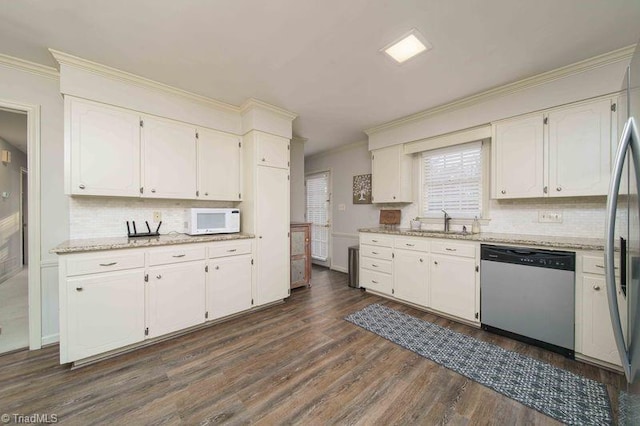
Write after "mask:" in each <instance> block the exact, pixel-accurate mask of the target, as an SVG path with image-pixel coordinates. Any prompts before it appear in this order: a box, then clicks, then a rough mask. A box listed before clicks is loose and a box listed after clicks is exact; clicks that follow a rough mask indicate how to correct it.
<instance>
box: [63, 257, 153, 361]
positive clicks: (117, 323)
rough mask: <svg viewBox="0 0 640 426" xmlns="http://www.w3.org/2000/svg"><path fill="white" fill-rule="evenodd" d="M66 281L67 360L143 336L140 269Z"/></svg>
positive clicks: (142, 273)
mask: <svg viewBox="0 0 640 426" xmlns="http://www.w3.org/2000/svg"><path fill="white" fill-rule="evenodd" d="M66 285H67V286H68V287H67V295H68V296H67V297H68V300H67V311H66V313H67V324H68V336H67V337H68V341H67V348H68V352H67V354H68V358H67V359H66V361H76V360H79V359H82V358H87V357H90V356H92V355H97V354H100V353H103V352H107V351H110V350H113V349H117V348H121V347H123V346H127V345H131V344H133V343H136V342H141V341H142V340H144V328H145V325H144V271H143V270H142V269H139V270H135V271H123V272H112V273H108V274H95V275H89V276H83V277H77V278H69V279H68V280H67V284H66ZM63 338H64V336H63Z"/></svg>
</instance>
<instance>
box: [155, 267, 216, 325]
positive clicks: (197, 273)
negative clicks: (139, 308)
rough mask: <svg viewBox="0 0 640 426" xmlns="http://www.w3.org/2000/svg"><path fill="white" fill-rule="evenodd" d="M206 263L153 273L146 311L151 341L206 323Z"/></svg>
mask: <svg viewBox="0 0 640 426" xmlns="http://www.w3.org/2000/svg"><path fill="white" fill-rule="evenodd" d="M204 295H205V262H204V261H196V262H185V263H180V264H177V265H163V266H156V267H153V268H150V269H149V282H148V285H147V297H146V302H147V303H146V310H147V329H148V331H147V332H148V336H149V337H158V336H162V335H163V334H168V333H173V332H174V331H178V330H181V329H183V328H188V327H191V326H194V325H197V324H201V323H203V322H204V321H205V311H206V309H205V298H204Z"/></svg>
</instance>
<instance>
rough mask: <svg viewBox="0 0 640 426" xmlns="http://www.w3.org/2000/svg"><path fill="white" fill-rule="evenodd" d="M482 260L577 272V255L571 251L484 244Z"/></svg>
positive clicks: (482, 246)
mask: <svg viewBox="0 0 640 426" xmlns="http://www.w3.org/2000/svg"><path fill="white" fill-rule="evenodd" d="M480 258H481V259H482V260H489V261H494V262H502V263H513V264H516V265H528V266H534V267H539V268H550V269H560V270H563V271H573V270H575V264H576V254H575V253H574V252H570V251H556V250H538V249H528V248H524V247H506V246H494V245H488V244H482V245H481V250H480Z"/></svg>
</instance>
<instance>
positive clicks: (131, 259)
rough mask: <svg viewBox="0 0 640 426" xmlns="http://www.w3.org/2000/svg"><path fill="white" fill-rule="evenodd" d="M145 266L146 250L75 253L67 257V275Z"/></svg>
mask: <svg viewBox="0 0 640 426" xmlns="http://www.w3.org/2000/svg"><path fill="white" fill-rule="evenodd" d="M142 267H144V251H141V250H136V251H129V250H123V251H110V252H100V253H90V254H80V255H74V256H73V257H70V258H69V259H67V276H69V277H71V276H74V275H84V274H95V273H99V272H110V271H121V270H123V269H133V268H142Z"/></svg>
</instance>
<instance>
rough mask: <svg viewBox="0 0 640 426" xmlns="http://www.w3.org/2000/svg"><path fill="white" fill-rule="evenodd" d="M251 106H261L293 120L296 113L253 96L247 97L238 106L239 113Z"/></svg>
mask: <svg viewBox="0 0 640 426" xmlns="http://www.w3.org/2000/svg"><path fill="white" fill-rule="evenodd" d="M252 108H262V109H266V110H268V111H271V112H273V113H276V114H278V115H281V116H283V117H285V118H288V119H289V120H291V121H293V120H294V119H295V118H296V117H297V116H298V114H296V113H295V112H291V111H287V110H286V109H283V108H280V107H277V106H275V105H271V104H268V103H266V102H263V101H261V100H259V99H255V98H249V99H247V100H246V101H245V103H243V104H242V106H241V107H240V113H241V114H244V113H245V112H246V111H248V110H250V109H252Z"/></svg>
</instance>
